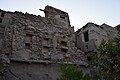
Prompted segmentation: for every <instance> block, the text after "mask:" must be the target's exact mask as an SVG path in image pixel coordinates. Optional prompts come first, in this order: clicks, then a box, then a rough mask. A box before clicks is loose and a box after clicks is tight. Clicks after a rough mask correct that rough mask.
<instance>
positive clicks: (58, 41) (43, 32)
mask: <svg viewBox="0 0 120 80" xmlns="http://www.w3.org/2000/svg"><path fill="white" fill-rule="evenodd" d="M43 11H44V12H45V17H41V16H39V15H38V16H36V15H33V14H28V13H22V12H17V11H16V12H6V11H3V10H0V16H1V17H0V19H2V21H1V22H0V37H1V38H0V42H1V43H0V53H2V54H4V55H5V56H7V58H8V59H9V60H10V63H9V66H8V67H7V68H6V69H7V72H6V74H5V78H6V79H5V80H8V79H9V80H49V79H50V80H51V79H52V80H56V79H57V78H58V77H59V74H60V73H59V70H58V68H59V65H58V63H59V62H61V61H62V62H71V63H73V64H74V63H75V64H78V65H80V66H84V67H85V66H87V63H86V58H85V56H84V53H83V52H82V51H80V50H77V47H75V34H74V27H71V25H70V21H69V16H68V13H66V12H64V11H61V10H59V9H56V8H53V7H51V6H46V7H45V9H44V10H43ZM46 11H47V12H46ZM50 16H52V17H50ZM41 61H42V62H41ZM46 62H49V64H47V63H46Z"/></svg>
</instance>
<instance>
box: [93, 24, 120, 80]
mask: <svg viewBox="0 0 120 80" xmlns="http://www.w3.org/2000/svg"><path fill="white" fill-rule="evenodd" d="M117 29H118V36H117V37H116V38H114V39H112V40H108V41H104V42H102V43H101V45H100V47H99V49H98V52H97V53H96V54H94V55H93V58H94V59H93V62H94V63H93V64H92V65H93V66H94V67H96V69H99V71H97V72H98V73H99V74H97V76H99V78H104V79H105V80H120V25H119V26H117Z"/></svg>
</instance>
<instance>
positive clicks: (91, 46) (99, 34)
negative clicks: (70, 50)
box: [75, 23, 117, 53]
mask: <svg viewBox="0 0 120 80" xmlns="http://www.w3.org/2000/svg"><path fill="white" fill-rule="evenodd" d="M75 34H76V46H77V47H78V48H79V49H80V50H82V51H83V52H85V53H90V52H96V50H97V48H98V47H99V45H100V44H101V42H102V41H106V40H109V39H112V38H114V37H116V36H117V30H116V28H114V27H111V26H109V25H107V24H102V25H97V24H94V23H87V24H86V25H85V26H83V27H82V28H81V29H79V30H78V31H76V33H75Z"/></svg>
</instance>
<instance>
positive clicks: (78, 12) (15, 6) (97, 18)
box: [0, 0, 120, 30]
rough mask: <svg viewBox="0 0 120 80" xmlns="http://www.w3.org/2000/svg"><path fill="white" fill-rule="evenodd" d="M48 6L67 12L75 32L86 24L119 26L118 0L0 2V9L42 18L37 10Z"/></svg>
mask: <svg viewBox="0 0 120 80" xmlns="http://www.w3.org/2000/svg"><path fill="white" fill-rule="evenodd" d="M46 5H50V6H53V7H56V8H58V9H61V10H63V11H65V12H67V13H68V14H69V16H70V22H71V25H72V26H74V27H75V30H77V29H79V28H81V27H82V26H84V25H85V24H87V23H88V22H93V23H96V24H99V25H101V24H103V23H106V24H108V25H111V26H113V27H114V26H116V25H118V24H120V0H0V9H2V10H7V11H21V12H24V13H25V12H28V13H30V14H36V15H41V16H44V13H43V12H41V11H39V9H44V7H45V6H46Z"/></svg>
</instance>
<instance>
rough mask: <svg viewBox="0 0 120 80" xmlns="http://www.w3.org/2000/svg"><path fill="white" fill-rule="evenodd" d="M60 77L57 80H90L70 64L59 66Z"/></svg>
mask: <svg viewBox="0 0 120 80" xmlns="http://www.w3.org/2000/svg"><path fill="white" fill-rule="evenodd" d="M60 70H61V77H60V79H59V80H90V77H89V76H88V75H86V74H84V73H83V71H82V70H80V69H78V68H77V66H75V65H72V64H65V65H61V69H60Z"/></svg>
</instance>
